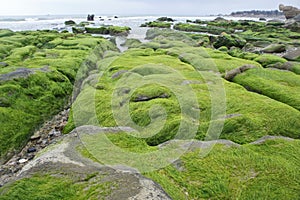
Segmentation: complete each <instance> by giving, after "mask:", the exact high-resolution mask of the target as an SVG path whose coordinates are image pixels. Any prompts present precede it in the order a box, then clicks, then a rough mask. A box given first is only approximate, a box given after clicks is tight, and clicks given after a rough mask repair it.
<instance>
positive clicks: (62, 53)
mask: <svg viewBox="0 0 300 200" xmlns="http://www.w3.org/2000/svg"><path fill="white" fill-rule="evenodd" d="M2 39H5V40H2ZM0 40H2V41H0V42H5V43H10V44H13V45H11V46H10V47H9V48H7V49H6V50H5V52H3V53H4V54H5V59H4V61H5V62H6V63H8V64H9V66H7V67H4V68H0V74H1V75H2V74H7V73H11V72H14V71H16V70H17V69H18V68H20V67H22V68H35V71H33V72H32V73H31V74H30V76H28V77H24V76H23V77H22V76H21V77H18V76H16V78H14V79H13V80H5V81H3V80H2V81H1V83H0V106H1V107H0V108H1V112H0V123H1V125H2V127H3V128H2V129H1V133H0V137H1V139H0V158H1V160H0V161H1V162H3V161H4V160H5V159H6V158H7V157H6V155H7V153H9V152H12V151H16V152H17V151H19V150H20V148H21V147H22V146H23V145H24V144H25V143H26V142H27V141H28V139H29V138H30V136H31V135H32V134H33V132H34V130H35V129H37V128H38V127H39V126H40V125H41V124H42V123H43V122H44V121H46V120H48V119H49V118H51V117H52V116H53V115H54V114H56V113H57V112H59V111H60V110H61V109H62V108H63V107H64V106H65V105H67V103H68V102H69V98H70V96H71V94H72V91H73V83H74V81H75V78H76V75H77V71H78V69H79V68H80V67H82V68H85V67H86V69H87V70H88V69H91V68H96V67H97V66H96V63H97V61H98V59H99V58H100V56H102V55H103V53H104V51H106V50H108V49H110V50H115V47H114V46H113V45H112V44H111V43H109V42H108V41H106V40H105V39H103V38H101V37H92V36H89V35H86V36H74V35H72V34H69V33H62V34H60V33H58V32H51V31H49V32H47V31H34V32H16V33H14V34H13V35H12V36H10V37H3V38H0ZM40 44H42V45H40ZM5 47H7V46H5ZM93 49H94V52H93V51H92V50H93ZM88 55H89V57H87V56H88ZM95 55H97V56H98V57H97V56H95ZM85 75H86V74H84V73H83V76H85ZM8 119H9V120H8Z"/></svg>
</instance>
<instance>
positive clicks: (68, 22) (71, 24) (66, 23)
mask: <svg viewBox="0 0 300 200" xmlns="http://www.w3.org/2000/svg"><path fill="white" fill-rule="evenodd" d="M65 25H67V26H73V25H76V22H75V21H73V20H68V21H65Z"/></svg>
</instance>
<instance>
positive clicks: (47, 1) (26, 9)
mask: <svg viewBox="0 0 300 200" xmlns="http://www.w3.org/2000/svg"><path fill="white" fill-rule="evenodd" d="M280 3H283V4H285V5H293V6H296V7H298V8H300V0H248V1H243V0H223V1H222V0H2V1H1V4H0V5H1V6H0V15H47V14H66V15H67V14H87V13H95V14H100V15H101V14H116V15H149V14H157V15H160V14H161V15H162V14H165V15H207V14H220V13H222V14H229V13H231V12H233V11H240V10H274V9H278V5H279V4H280Z"/></svg>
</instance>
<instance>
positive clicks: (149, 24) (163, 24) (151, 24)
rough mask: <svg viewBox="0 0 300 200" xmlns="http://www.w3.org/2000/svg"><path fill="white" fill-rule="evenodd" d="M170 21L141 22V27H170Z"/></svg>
mask: <svg viewBox="0 0 300 200" xmlns="http://www.w3.org/2000/svg"><path fill="white" fill-rule="evenodd" d="M171 25H172V24H171V23H169V22H164V21H153V22H147V23H145V24H142V25H141V27H151V28H154V27H155V28H171Z"/></svg>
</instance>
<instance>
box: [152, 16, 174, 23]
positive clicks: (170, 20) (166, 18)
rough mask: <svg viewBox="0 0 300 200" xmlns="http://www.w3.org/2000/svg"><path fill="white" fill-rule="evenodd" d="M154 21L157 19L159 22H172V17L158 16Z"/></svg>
mask: <svg viewBox="0 0 300 200" xmlns="http://www.w3.org/2000/svg"><path fill="white" fill-rule="evenodd" d="M156 21H159V22H174V19H172V18H169V17H160V18H158V19H156Z"/></svg>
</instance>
